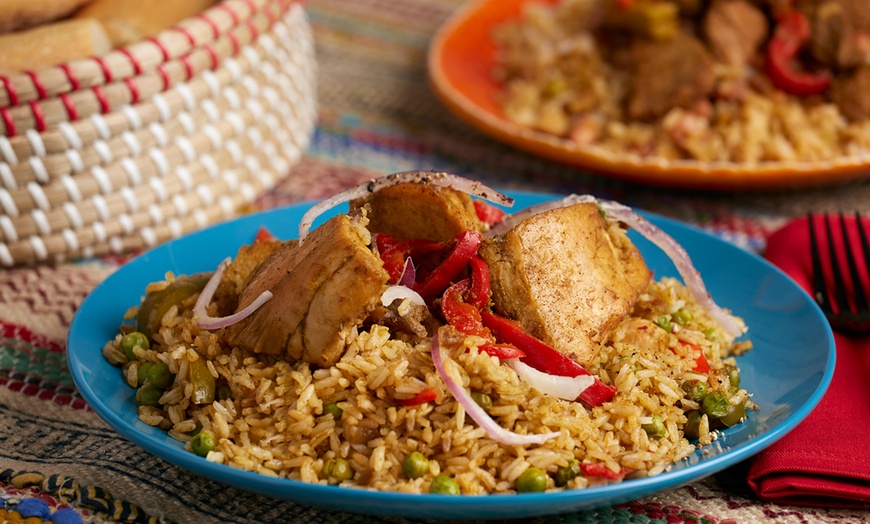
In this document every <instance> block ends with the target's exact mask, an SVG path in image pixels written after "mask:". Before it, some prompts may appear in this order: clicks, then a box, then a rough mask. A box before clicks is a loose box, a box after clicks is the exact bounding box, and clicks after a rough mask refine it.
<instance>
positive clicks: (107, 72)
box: [91, 56, 112, 84]
mask: <svg viewBox="0 0 870 524" xmlns="http://www.w3.org/2000/svg"><path fill="white" fill-rule="evenodd" d="M91 59H92V60H93V61H94V62H96V63H97V64H99V65H100V69H101V70H102V71H103V78H104V79H105V80H106V83H107V84H110V83H112V71H111V69H109V66H108V65H106V61H105V60H103V59H102V58H100V57H99V56H92V57H91Z"/></svg>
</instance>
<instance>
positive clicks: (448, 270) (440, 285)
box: [414, 231, 483, 302]
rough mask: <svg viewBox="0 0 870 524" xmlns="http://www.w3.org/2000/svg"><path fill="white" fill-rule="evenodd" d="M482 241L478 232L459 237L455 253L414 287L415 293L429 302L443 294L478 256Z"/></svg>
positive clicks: (462, 234)
mask: <svg viewBox="0 0 870 524" xmlns="http://www.w3.org/2000/svg"><path fill="white" fill-rule="evenodd" d="M482 240H483V238H482V237H481V236H480V233H477V232H476V231H466V232H464V233H460V234H459V235H457V237H456V244H455V245H454V247H453V251H451V253H450V254H449V255H448V256H447V258H446V259H445V260H444V261H443V262H441V264H440V265H439V266H438V267H436V268H435V269H434V270H432V272H431V273H430V274H429V275H428V276H427V277H426V278H425V279H424V280H423V282H420V283H419V284H418V285H417V286H415V287H414V291H416V292H417V293H419V294H420V296H421V297H423V300H425V301H427V302H428V301H430V300H432V299H433V298H435V297H436V296H438V295H440V294H441V293H443V292H444V290H445V289H447V286H448V284H450V281H451V280H453V279H454V278H455V277H456V276H457V275H459V273H461V272H462V270H464V269H465V268H466V267H467V266H468V262H469V261H470V260H471V257H473V256H474V255H476V254H477V248H478V247H480V243H481V241H482Z"/></svg>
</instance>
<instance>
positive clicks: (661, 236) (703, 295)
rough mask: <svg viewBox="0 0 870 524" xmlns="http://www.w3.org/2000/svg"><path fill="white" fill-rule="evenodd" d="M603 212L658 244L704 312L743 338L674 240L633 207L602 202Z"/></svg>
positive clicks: (726, 331)
mask: <svg viewBox="0 0 870 524" xmlns="http://www.w3.org/2000/svg"><path fill="white" fill-rule="evenodd" d="M599 204H600V205H601V208H602V209H603V210H604V211H605V212H606V213H607V214H608V217H609V218H611V219H613V220H617V221H619V222H624V223H626V224H628V226H629V227H631V228H633V229H634V230H635V231H637V232H638V233H640V234H641V235H643V237H644V238H646V239H647V240H649V241H650V242H652V243H653V244H655V245H656V246H657V247H658V248H659V249H661V250H662V251H664V252H665V254H666V255H668V257H669V258H670V259H671V260H672V261H673V262H674V265H675V266H676V268H677V271H679V273H680V276H682V277H683V281H684V282H685V283H686V287H687V288H689V291H690V292H691V293H692V296H694V297H695V300H696V301H697V302H698V305H700V306H701V307H702V308H704V309H706V310H707V311H708V312H709V313H710V316H711V317H713V320H715V321H716V322H717V323H718V324H719V325H720V326H721V327H722V329H723V330H725V333H726V334H727V335H729V336H731V337H732V338H737V337H739V336H740V335H742V334H743V333H744V332H745V331H746V329H745V328H744V327H743V326H741V325H740V324H738V323H737V321H736V320H735V319H734V317H733V316H731V315H730V314H728V313H727V312H725V310H723V309H722V308H721V307H719V305H718V304H716V302H715V301H714V300H713V297H711V296H710V293H709V292H708V291H707V287H706V286H705V285H704V280H703V279H702V278H701V273H700V272H699V271H698V270H697V269H695V266H694V264H692V259H691V258H689V254H688V253H686V250H685V249H683V246H681V245H680V244H679V242H677V241H676V240H674V238H673V237H672V236H670V235H668V234H667V233H665V232H664V231H662V230H661V229H659V228H658V227H657V226H656V225H655V224H653V223H651V222H649V221H648V220H645V219H644V218H643V217H641V216H640V215H638V214H637V213H635V212H634V210H632V209H631V208H630V207H628V206H625V205H623V204H620V203H618V202H613V201H610V200H603V201H599Z"/></svg>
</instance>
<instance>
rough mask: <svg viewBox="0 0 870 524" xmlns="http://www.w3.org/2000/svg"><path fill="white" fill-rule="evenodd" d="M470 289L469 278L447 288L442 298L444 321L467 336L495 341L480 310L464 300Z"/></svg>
mask: <svg viewBox="0 0 870 524" xmlns="http://www.w3.org/2000/svg"><path fill="white" fill-rule="evenodd" d="M470 288H471V279H468V278H466V279H464V280H460V281H459V282H457V283H455V284H453V285H452V286H450V287H449V288H447V290H446V291H445V292H444V295H442V296H441V313H442V314H443V315H444V320H446V321H447V323H448V324H450V325H451V326H453V327H455V328H456V329H458V330H459V331H461V332H463V333H465V334H466V335H475V336H478V337H481V338H484V339H487V340H492V341H494V339H493V338H492V333H490V331H489V330H488V329H486V328H485V327H484V326H483V320H481V318H480V309H478V308H477V307H475V306H473V305H471V304H468V303H466V302H465V301H464V300H463V297H464V296H465V294H466V293H467V292H468V290H469V289H470Z"/></svg>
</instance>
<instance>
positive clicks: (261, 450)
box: [103, 273, 752, 494]
mask: <svg viewBox="0 0 870 524" xmlns="http://www.w3.org/2000/svg"><path fill="white" fill-rule="evenodd" d="M175 279H176V276H175V275H173V274H172V273H168V274H167V275H166V280H164V281H160V282H154V283H152V284H150V285H149V286H148V288H147V289H146V292H147V293H155V292H157V291H160V290H161V289H164V288H166V287H167V286H170V285H172V283H173V282H174V281H175ZM196 299H197V295H196V294H194V295H192V296H190V297H188V298H186V299H184V300H183V301H181V302H180V303H179V304H176V305H172V306H171V307H170V308H169V309H168V310H167V311H166V312H165V314H164V315H163V317H162V319H161V320H160V322H159V329H157V330H155V331H154V332H153V333H152V337H151V338H152V343H151V345H150V347H149V348H143V347H141V346H136V347H134V348H133V349H132V351H131V352H130V353H131V354H130V355H128V354H127V353H125V351H124V350H123V349H122V348H121V340H122V337H123V333H125V332H129V331H131V330H132V329H133V328H132V327H131V326H123V327H122V329H121V332H120V333H119V334H118V335H117V336H116V337H115V338H114V339H113V340H111V341H109V342H108V343H107V344H106V345H105V347H104V348H103V355H104V357H105V358H106V359H108V360H109V361H110V362H112V363H113V364H115V365H117V366H119V367H120V368H121V370H122V371H123V373H124V374H125V377H126V380H127V383H128V384H129V385H130V387H132V388H139V387H141V386H142V385H143V383H142V379H141V378H140V370H141V369H142V367H143V365H145V363H151V365H153V364H155V363H163V364H165V365H166V366H167V367H168V370H169V371H170V372H171V373H172V375H173V377H172V382H171V384H170V385H169V386H168V387H167V388H166V389H165V391H163V393H162V395H161V396H160V398H159V400H158V401H157V402H152V403H151V404H153V405H139V407H138V409H139V418H140V419H141V420H142V421H143V422H145V423H146V424H149V425H151V426H155V427H159V428H161V429H163V430H165V431H166V432H168V434H169V435H170V436H171V437H173V438H175V439H177V440H179V441H181V442H183V443H185V447H186V448H187V449H188V450H190V449H191V439H192V437H193V436H194V435H196V434H200V433H208V434H210V435H213V436H214V438H215V442H216V445H215V447H214V449H212V450H210V451H208V453H207V455H206V457H205V459H206V460H209V461H211V462H215V463H220V464H226V465H228V466H231V467H234V468H240V469H243V470H249V471H254V472H257V473H260V474H263V475H268V476H272V477H282V478H289V479H295V480H299V481H303V482H308V483H318V484H335V483H340V484H341V485H343V486H352V487H359V488H367V489H377V490H384V491H397V492H407V493H427V492H429V491H430V486H431V484H432V482H433V479H434V478H435V477H436V476H438V475H439V474H445V475H448V476H450V477H451V478H453V479H455V480H456V482H457V483H458V485H459V488H460V491H461V493H462V494H493V493H516V492H517V491H518V489H517V479H518V478H519V477H520V475H521V474H522V473H523V472H524V471H526V470H527V469H529V468H530V467H534V468H538V469H540V470H541V471H543V472H545V473H547V475H546V482H547V484H546V489H548V490H553V489H583V488H586V487H589V486H594V485H600V484H603V483H609V482H615V481H619V480H622V479H623V478H635V477H644V476H651V475H656V474H659V473H662V472H664V471H666V470H668V468H669V467H670V466H671V465H672V464H673V463H674V462H677V461H680V460H682V459H684V458H686V457H687V456H688V455H690V454H692V453H693V452H694V451H695V449H697V448H698V447H700V446H704V445H707V444H709V443H710V442H712V441H713V440H714V439H716V437H717V434H718V431H717V430H715V429H712V424H711V421H710V419H709V418H708V417H707V415H703V416H702V417H701V419H700V422H699V423H698V427H697V430H696V431H697V438H696V439H691V440H690V439H688V438H687V437H686V431H685V430H686V424H687V414H689V413H690V412H692V411H695V412H697V410H699V409H700V406H699V403H698V402H697V401H696V400H693V399H692V398H690V395H689V394H688V393H687V392H686V391H685V390H684V388H683V384H684V383H687V382H691V381H694V380H701V381H707V384H708V388H709V391H719V392H723V393H725V394H726V395H727V398H728V399H729V402H730V403H731V404H732V405H735V406H736V405H748V406H750V407H751V406H752V403H751V400H750V398H749V394H748V393H747V391H746V390H744V389H743V388H740V387H735V385H734V382H733V381H732V378H731V377H732V376H733V372H734V370H735V369H736V368H735V362H734V359H733V356H734V354H735V353H739V352H740V351H743V350H746V349H747V348H748V347H749V346H750V344H749V343H748V342H739V343H736V344H735V343H734V341H733V340H731V339H729V338H728V337H727V336H726V335H725V334H723V333H722V331H721V330H720V329H719V328H718V327H717V325H716V324H715V323H714V322H713V321H712V320H711V319H710V317H709V316H708V314H707V312H706V311H705V310H704V309H703V308H701V307H699V306H698V305H697V304H696V303H695V301H694V300H693V298H692V296H691V294H690V293H689V292H688V290H687V288H686V287H684V286H683V285H682V284H681V283H680V282H679V281H677V280H676V279H673V278H663V279H661V280H659V281H656V282H652V283H651V284H650V285H649V286H648V288H647V289H646V291H645V292H644V293H643V294H642V295H641V297H640V299H639V300H638V302H637V304H636V305H635V307H634V310H633V311H632V313H631V314H630V315H629V316H628V317H627V318H626V319H624V320H623V322H622V324H621V325H620V326H619V327H617V329H615V330H614V331H613V333H612V335H611V336H610V339H609V340H608V341H607V342H606V343H604V344H602V348H601V351H600V352H599V355H598V357H597V358H596V359H595V360H594V361H593V362H591V363H590V364H589V365H587V369H588V370H589V371H590V372H591V373H592V374H593V375H596V376H598V377H599V378H600V379H601V381H602V382H604V383H605V384H612V385H614V386H616V387H617V388H618V391H617V393H616V395H615V396H614V398H613V399H612V400H611V401H610V402H606V403H604V404H603V405H601V406H598V407H592V408H588V407H585V406H584V405H583V404H581V403H580V402H571V401H565V400H561V399H558V398H555V397H552V396H549V395H544V394H540V393H539V392H537V391H536V390H534V389H532V388H531V387H530V386H529V385H528V384H527V383H525V382H524V381H522V380H520V379H519V378H518V376H517V373H516V372H515V371H514V370H513V369H511V368H510V367H508V366H505V365H501V364H500V362H499V360H498V359H497V358H495V357H492V356H489V355H488V354H486V353H484V352H480V351H478V344H479V343H480V342H481V341H480V339H477V338H476V337H473V336H460V337H455V340H453V341H451V343H449V344H443V345H442V351H443V352H442V354H443V355H444V360H445V363H446V368H447V372H448V373H449V374H450V375H451V376H452V377H453V378H454V379H456V380H457V381H459V382H460V383H461V384H463V385H464V386H465V388H467V389H469V390H471V391H473V392H476V393H479V394H483V395H486V396H488V397H489V398H490V399H491V406H489V407H488V413H489V415H490V416H491V417H493V418H494V419H495V420H496V422H497V423H498V424H499V425H500V426H502V427H504V428H506V429H509V430H511V431H513V432H515V433H519V434H537V433H546V432H551V431H558V432H559V436H558V437H556V438H553V439H550V440H548V441H546V442H544V443H543V444H540V445H528V446H511V445H505V444H502V443H499V442H496V441H495V440H493V439H492V438H490V437H489V436H488V435H487V433H486V431H485V430H484V429H483V428H481V427H479V426H478V425H477V424H475V423H474V421H472V420H471V419H470V418H469V417H467V416H466V413H465V410H464V408H463V407H462V405H460V404H459V403H458V402H457V401H456V400H455V399H454V398H453V396H451V394H450V393H449V391H448V390H447V388H446V387H445V384H444V382H443V380H442V379H441V377H439V374H438V373H437V371H436V369H435V368H434V366H433V359H432V352H431V342H430V341H424V342H422V343H411V342H409V341H408V340H407V337H405V336H403V335H402V334H399V333H396V334H393V333H391V332H390V330H389V329H388V328H387V327H385V326H382V325H374V326H371V327H370V328H367V329H365V330H359V331H354V332H353V333H352V335H351V337H350V339H349V340H348V341H347V351H346V352H345V354H344V355H343V356H342V357H341V359H340V360H339V361H338V362H337V363H336V364H335V365H332V366H330V367H325V368H316V367H314V366H312V365H310V364H308V363H306V362H301V361H300V362H295V363H294V362H290V361H288V360H285V359H284V358H279V357H274V356H269V355H263V354H255V353H250V352H245V351H242V350H241V349H239V348H237V347H231V346H230V345H228V344H227V343H226V342H225V341H224V340H223V338H222V335H223V330H222V329H217V330H214V331H206V330H203V329H200V328H199V327H198V326H197V324H196V322H195V321H194V314H193V304H194V302H195V301H196ZM214 308H215V306H214V304H212V306H211V309H212V310H213V309H214ZM677 312H682V314H679V315H678V314H677ZM686 312H688V314H686ZM211 313H214V311H211ZM136 314H137V308H135V307H134V308H131V310H130V311H128V312H127V314H126V318H127V319H133V318H134V317H135V316H136ZM663 321H667V322H670V323H672V324H673V329H672V330H671V331H670V332H665V331H664V330H661V332H662V333H664V335H663V336H664V337H665V338H664V340H665V341H666V343H667V344H668V346H669V347H670V348H671V350H670V351H661V350H656V349H655V348H651V347H646V346H645V345H644V344H640V343H639V340H638V339H637V337H636V334H637V332H638V329H637V325H638V323H642V324H643V325H644V326H652V329H659V328H658V327H657V325H660V324H661V322H663ZM641 331H643V330H641ZM657 336H662V335H661V334H660V333H657ZM692 345H695V346H697V347H700V348H701V349H702V350H703V352H704V355H705V356H706V359H707V360H708V361H709V363H710V367H711V371H710V373H709V377H708V374H707V373H703V374H702V373H697V372H696V371H694V370H693V368H694V364H693V360H692V358H691V357H690V356H688V355H687V354H686V351H684V350H683V349H681V348H687V347H692ZM130 356H132V358H130ZM197 360H203V361H204V362H205V364H206V367H207V370H208V372H209V374H210V375H211V376H212V377H213V378H214V379H215V380H216V381H217V384H218V385H219V388H224V391H226V393H225V394H223V395H219V396H218V397H217V398H216V400H215V401H214V402H211V403H207V404H197V403H195V401H194V394H195V384H194V381H193V380H192V378H191V375H192V371H191V370H192V363H193V362H194V361H197ZM426 389H431V390H434V391H435V398H434V400H433V401H431V402H426V403H422V404H419V405H415V406H402V405H400V404H397V403H396V402H395V400H394V399H396V398H402V397H404V398H408V397H412V396H414V395H415V394H416V393H418V392H420V391H423V390H426ZM336 407H337V408H338V410H336V409H335V408H336ZM653 421H661V423H662V425H663V426H664V432H663V434H661V433H660V434H658V435H657V436H652V435H651V434H650V433H649V432H648V430H647V429H645V426H646V427H648V426H649V424H650V423H651V422H653ZM415 451H417V452H420V453H422V455H423V456H424V457H425V458H426V459H427V460H428V472H427V473H426V474H424V475H422V476H418V477H416V478H409V477H408V476H407V475H406V474H404V473H403V467H402V464H403V460H404V459H405V458H406V457H407V456H408V455H409V454H410V453H411V452H415ZM337 459H343V460H344V461H346V463H347V464H348V465H349V466H350V469H351V472H350V475H349V477H346V478H343V479H336V478H334V477H333V476H331V475H329V474H328V472H329V468H330V467H331V466H330V464H334V463H335V460H337ZM572 459H573V460H577V461H579V462H580V463H581V464H584V465H596V466H598V468H599V469H598V470H596V471H595V472H592V473H590V472H589V470H584V471H585V473H586V474H579V475H576V476H574V477H573V478H570V479H569V480H567V482H562V483H560V485H557V484H556V480H555V477H556V473H557V471H558V470H559V468H560V467H565V466H566V465H567V464H569V461H571V460H572Z"/></svg>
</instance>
